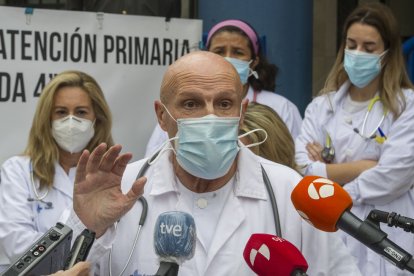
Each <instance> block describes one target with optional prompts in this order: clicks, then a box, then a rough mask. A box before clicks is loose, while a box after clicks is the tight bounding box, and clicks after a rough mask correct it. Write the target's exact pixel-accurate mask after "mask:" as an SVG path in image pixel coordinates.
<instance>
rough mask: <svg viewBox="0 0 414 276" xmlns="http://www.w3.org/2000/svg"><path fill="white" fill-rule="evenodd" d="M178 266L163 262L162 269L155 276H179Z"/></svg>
mask: <svg viewBox="0 0 414 276" xmlns="http://www.w3.org/2000/svg"><path fill="white" fill-rule="evenodd" d="M178 268H179V266H178V264H177V263H172V262H161V263H160V268H158V271H157V273H155V275H154V276H177V275H178Z"/></svg>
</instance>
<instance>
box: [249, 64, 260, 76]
mask: <svg viewBox="0 0 414 276" xmlns="http://www.w3.org/2000/svg"><path fill="white" fill-rule="evenodd" d="M252 62H253V60H250V62H249V77H250V76H254V77H255V78H256V80H258V79H259V74H258V73H257V72H256V71H254V70H253V69H252V68H251V67H250V63H252Z"/></svg>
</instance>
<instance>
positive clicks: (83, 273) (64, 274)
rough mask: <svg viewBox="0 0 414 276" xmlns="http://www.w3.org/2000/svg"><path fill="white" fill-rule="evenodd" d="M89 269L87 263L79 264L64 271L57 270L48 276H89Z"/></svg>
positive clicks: (89, 266)
mask: <svg viewBox="0 0 414 276" xmlns="http://www.w3.org/2000/svg"><path fill="white" fill-rule="evenodd" d="M90 269H91V265H90V263H89V262H79V263H77V264H75V265H74V266H73V267H71V268H70V269H68V270H66V271H63V270H59V271H58V272H56V273H53V274H51V275H50V276H89V272H90Z"/></svg>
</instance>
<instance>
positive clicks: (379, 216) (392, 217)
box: [368, 209, 414, 233]
mask: <svg viewBox="0 0 414 276" xmlns="http://www.w3.org/2000/svg"><path fill="white" fill-rule="evenodd" d="M368 217H369V218H370V219H373V220H374V221H378V222H382V223H386V224H387V225H388V226H390V227H392V226H395V227H399V228H402V229H404V231H406V232H411V233H414V219H412V218H408V217H404V216H401V215H399V214H397V213H395V212H391V213H388V212H384V211H381V210H377V209H373V210H371V212H370V213H369V215H368Z"/></svg>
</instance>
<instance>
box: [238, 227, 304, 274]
mask: <svg viewBox="0 0 414 276" xmlns="http://www.w3.org/2000/svg"><path fill="white" fill-rule="evenodd" d="M243 257H244V260H245V261H246V263H247V265H248V266H249V267H250V268H251V269H252V270H253V271H254V272H255V273H256V274H257V275H259V276H305V275H306V273H305V272H306V270H307V269H308V264H307V262H306V260H305V258H304V257H303V255H302V253H300V251H299V250H298V249H297V248H296V247H295V246H294V245H293V244H291V243H290V242H288V241H287V240H284V239H282V238H280V237H278V236H274V235H270V234H253V235H251V237H250V239H249V240H248V242H247V244H246V247H245V248H244V252H243Z"/></svg>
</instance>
